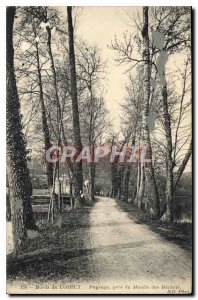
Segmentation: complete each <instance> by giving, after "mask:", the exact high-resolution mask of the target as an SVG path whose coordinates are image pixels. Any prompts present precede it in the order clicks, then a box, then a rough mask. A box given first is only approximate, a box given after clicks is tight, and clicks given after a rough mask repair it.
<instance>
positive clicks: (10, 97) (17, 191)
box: [6, 7, 36, 249]
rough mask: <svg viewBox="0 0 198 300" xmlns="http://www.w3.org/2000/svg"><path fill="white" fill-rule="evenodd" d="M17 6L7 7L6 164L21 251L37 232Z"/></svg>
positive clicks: (13, 215) (14, 220)
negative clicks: (17, 57)
mask: <svg viewBox="0 0 198 300" xmlns="http://www.w3.org/2000/svg"><path fill="white" fill-rule="evenodd" d="M15 11H16V8H15V7H8V8H7V26H6V29H7V40H6V51H7V60H6V77H7V97H6V104H7V107H6V116H7V124H6V127H7V141H6V142H7V165H8V180H9V185H10V201H11V212H12V216H11V219H12V224H13V234H14V245H15V249H18V247H19V246H20V244H21V243H22V242H23V241H24V239H25V236H26V229H35V228H36V226H35V221H34V217H33V211H32V205H31V200H30V197H31V194H32V185H31V181H30V176H29V170H28V167H27V159H26V156H27V151H26V147H25V140H24V135H23V133H22V123H21V114H20V102H19V98H18V92H17V86H16V79H15V71H14V48H13V25H14V17H15Z"/></svg>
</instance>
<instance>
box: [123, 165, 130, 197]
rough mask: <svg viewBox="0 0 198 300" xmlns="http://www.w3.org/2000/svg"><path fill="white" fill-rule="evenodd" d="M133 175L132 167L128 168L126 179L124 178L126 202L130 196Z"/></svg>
mask: <svg viewBox="0 0 198 300" xmlns="http://www.w3.org/2000/svg"><path fill="white" fill-rule="evenodd" d="M130 174H131V166H127V169H126V172H125V177H124V187H123V195H124V201H125V202H127V201H128V196H129V195H128V194H129V179H130Z"/></svg>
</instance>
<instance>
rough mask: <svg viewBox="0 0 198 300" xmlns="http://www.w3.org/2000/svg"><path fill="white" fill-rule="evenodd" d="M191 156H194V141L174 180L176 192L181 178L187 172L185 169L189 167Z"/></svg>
mask: <svg viewBox="0 0 198 300" xmlns="http://www.w3.org/2000/svg"><path fill="white" fill-rule="evenodd" d="M191 154H192V140H191V142H190V145H189V149H188V151H187V152H186V155H185V156H184V159H183V162H182V164H181V165H180V167H179V169H178V171H177V173H176V176H175V180H174V191H175V189H176V187H177V184H178V182H179V179H180V177H181V176H182V174H183V171H184V170H185V167H186V165H187V163H188V161H189V158H190V156H191Z"/></svg>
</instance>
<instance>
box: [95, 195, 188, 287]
mask: <svg viewBox="0 0 198 300" xmlns="http://www.w3.org/2000/svg"><path fill="white" fill-rule="evenodd" d="M90 243H91V245H90V246H91V248H92V249H95V250H96V252H95V253H94V254H93V255H92V268H94V269H95V271H96V270H97V271H96V272H97V274H98V281H99V282H102V283H104V282H107V281H111V280H112V282H114V281H115V282H117V283H118V284H119V283H121V282H130V283H135V282H137V284H138V285H140V286H144V285H150V284H151V283H154V284H157V282H159V285H160V287H161V284H164V285H169V286H170V285H173V286H175V285H179V286H180V288H181V289H182V288H184V285H185V286H186V288H184V290H185V289H187V290H188V289H190V282H191V258H190V257H189V255H188V254H187V253H186V252H185V251H184V250H183V249H181V248H180V247H179V246H177V245H175V244H173V243H170V242H168V241H166V240H164V239H163V238H161V237H160V236H159V235H158V234H156V233H154V232H152V231H150V230H149V228H148V227H147V226H146V225H141V224H136V223H135V222H134V221H133V220H131V219H129V217H128V215H127V212H122V211H120V210H119V208H118V207H117V205H116V202H115V200H114V199H109V198H100V201H98V202H97V203H96V205H95V207H94V209H93V211H92V212H91V227H90Z"/></svg>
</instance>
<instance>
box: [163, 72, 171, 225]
mask: <svg viewBox="0 0 198 300" xmlns="http://www.w3.org/2000/svg"><path fill="white" fill-rule="evenodd" d="M162 100H163V112H164V130H165V135H166V143H167V145H166V160H167V180H166V209H165V212H164V214H163V216H162V219H163V220H167V221H170V222H172V221H173V218H174V216H173V159H172V134H171V121H170V115H169V112H168V95H167V84H166V79H165V74H164V85H163V87H162Z"/></svg>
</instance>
